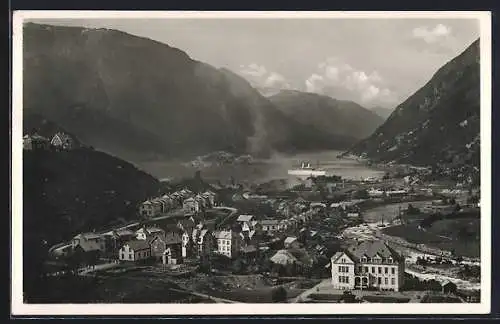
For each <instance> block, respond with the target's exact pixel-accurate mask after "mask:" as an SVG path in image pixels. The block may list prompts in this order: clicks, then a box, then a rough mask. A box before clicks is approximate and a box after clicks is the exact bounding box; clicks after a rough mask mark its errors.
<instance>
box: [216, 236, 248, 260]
mask: <svg viewBox="0 0 500 324" xmlns="http://www.w3.org/2000/svg"><path fill="white" fill-rule="evenodd" d="M214 236H215V239H216V242H217V252H218V253H219V254H223V255H225V256H227V257H229V258H234V257H237V256H238V254H239V252H240V248H241V245H242V244H241V243H242V242H241V241H242V239H241V237H240V235H239V233H236V232H235V231H232V230H229V231H216V232H215V235H214Z"/></svg>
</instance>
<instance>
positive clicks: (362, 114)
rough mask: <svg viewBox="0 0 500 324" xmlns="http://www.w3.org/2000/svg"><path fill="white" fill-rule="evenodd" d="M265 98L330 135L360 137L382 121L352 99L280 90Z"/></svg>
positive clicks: (289, 114)
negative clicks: (344, 99) (346, 99)
mask: <svg viewBox="0 0 500 324" xmlns="http://www.w3.org/2000/svg"><path fill="white" fill-rule="evenodd" d="M269 100H271V102H272V103H274V104H275V105H276V107H278V109H280V110H281V111H282V112H283V113H284V114H286V115H287V116H289V117H291V118H292V119H294V120H296V121H298V122H301V123H304V124H307V125H311V126H314V127H315V128H317V129H319V130H321V131H323V132H325V133H328V134H331V135H333V136H335V135H344V136H350V137H354V138H357V139H363V138H365V137H367V136H369V135H371V134H372V133H373V131H374V130H375V129H376V128H377V127H378V126H380V125H381V124H382V123H383V119H382V118H381V117H380V116H378V115H377V114H375V113H374V112H372V111H370V110H368V109H365V108H363V107H361V106H360V105H358V104H356V103H354V102H351V101H342V100H336V99H333V98H330V97H327V96H323V95H319V94H315V93H308V92H300V91H295V90H282V91H281V92H279V93H278V94H276V95H273V96H271V97H269Z"/></svg>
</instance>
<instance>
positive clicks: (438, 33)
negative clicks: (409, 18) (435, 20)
mask: <svg viewBox="0 0 500 324" xmlns="http://www.w3.org/2000/svg"><path fill="white" fill-rule="evenodd" d="M451 31H452V29H451V27H448V26H446V25H443V24H437V25H436V26H435V27H434V28H432V27H427V26H420V27H415V28H414V29H413V32H412V35H413V37H414V38H418V39H422V40H423V41H424V42H426V43H427V44H435V43H440V42H442V41H444V40H447V39H448V38H449V37H450V36H451Z"/></svg>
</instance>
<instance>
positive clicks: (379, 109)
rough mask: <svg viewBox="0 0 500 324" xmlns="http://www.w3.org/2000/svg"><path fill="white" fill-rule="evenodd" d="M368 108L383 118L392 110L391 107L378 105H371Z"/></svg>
mask: <svg viewBox="0 0 500 324" xmlns="http://www.w3.org/2000/svg"><path fill="white" fill-rule="evenodd" d="M370 110H371V111H373V112H374V113H376V114H377V115H379V116H380V117H382V118H383V119H384V120H386V119H387V118H388V117H389V116H390V115H391V113H392V112H393V109H391V108H386V107H378V106H377V107H373V108H371V109H370Z"/></svg>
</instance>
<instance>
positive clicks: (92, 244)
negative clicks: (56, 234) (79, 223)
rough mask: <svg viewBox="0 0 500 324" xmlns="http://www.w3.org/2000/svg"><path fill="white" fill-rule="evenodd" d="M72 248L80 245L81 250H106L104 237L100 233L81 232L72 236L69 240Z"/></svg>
mask: <svg viewBox="0 0 500 324" xmlns="http://www.w3.org/2000/svg"><path fill="white" fill-rule="evenodd" d="M71 246H72V247H73V249H75V248H76V247H78V246H79V247H81V248H82V250H83V251H85V252H89V251H101V252H104V251H106V239H105V237H104V236H103V235H101V234H96V233H81V234H78V235H76V236H75V237H73V239H72V240H71Z"/></svg>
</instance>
